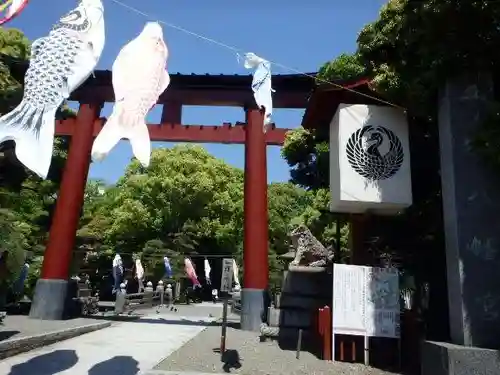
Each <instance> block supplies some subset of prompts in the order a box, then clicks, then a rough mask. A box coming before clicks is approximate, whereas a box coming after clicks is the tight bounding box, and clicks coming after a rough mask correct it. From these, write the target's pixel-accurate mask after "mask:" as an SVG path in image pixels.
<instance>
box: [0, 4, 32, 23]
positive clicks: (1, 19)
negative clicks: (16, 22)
mask: <svg viewBox="0 0 500 375" xmlns="http://www.w3.org/2000/svg"><path fill="white" fill-rule="evenodd" d="M26 5H28V0H0V25H3V24H5V23H7V22H9V21H12V20H13V19H14V18H15V17H17V16H18V15H19V14H20V13H21V12H22V11H23V10H24V8H25V7H26Z"/></svg>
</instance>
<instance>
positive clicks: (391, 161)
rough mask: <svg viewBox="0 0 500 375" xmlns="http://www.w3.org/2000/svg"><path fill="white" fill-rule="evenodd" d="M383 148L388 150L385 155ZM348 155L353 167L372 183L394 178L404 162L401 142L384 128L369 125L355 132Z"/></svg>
mask: <svg viewBox="0 0 500 375" xmlns="http://www.w3.org/2000/svg"><path fill="white" fill-rule="evenodd" d="M381 146H383V148H384V149H386V150H387V152H385V153H384V154H382V150H381V148H382V147H381ZM346 154H347V160H348V161H349V164H350V165H351V167H352V168H353V169H354V170H355V171H356V172H357V173H358V174H359V175H361V176H362V177H364V178H366V179H368V180H371V181H377V180H385V179H388V178H391V177H393V176H394V175H395V174H396V173H397V172H398V171H399V169H400V168H401V165H402V164H403V160H404V152H403V145H402V144H401V141H400V140H399V138H398V137H397V136H396V134H394V132H392V131H391V130H389V129H386V128H384V127H383V126H373V125H367V126H364V127H362V128H361V129H359V130H357V131H355V132H354V133H353V134H352V135H351V137H350V138H349V140H348V141H347V146H346Z"/></svg>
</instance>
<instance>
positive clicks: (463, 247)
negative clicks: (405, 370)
mask: <svg viewBox="0 0 500 375" xmlns="http://www.w3.org/2000/svg"><path fill="white" fill-rule="evenodd" d="M492 97H493V87H492V83H491V79H490V76H489V75H486V74H474V75H470V76H467V77H462V78H461V79H457V80H455V81H453V82H449V83H448V84H447V85H446V86H445V88H444V89H443V92H442V93H441V98H440V103H439V137H440V153H441V180H442V196H443V216H444V227H445V238H446V258H447V259H446V263H447V279H448V300H449V314H450V317H449V318H450V319H449V320H450V331H451V339H452V342H453V344H456V345H463V346H466V347H469V348H468V349H467V350H466V349H463V350H462V349H457V347H453V348H452V347H451V346H448V345H447V344H441V345H442V347H441V348H442V349H440V350H437V349H436V350H434V351H432V350H424V351H423V354H422V355H423V358H422V361H423V363H427V361H428V359H429V358H428V357H429V356H430V355H431V354H430V353H431V352H433V353H438V354H434V355H439V357H440V358H441V359H440V361H443V363H447V362H449V361H452V362H453V363H455V364H454V365H453V368H452V370H450V371H451V372H444V373H446V374H448V373H449V374H452V373H453V374H462V373H463V374H465V373H471V374H472V373H475V374H489V373H491V374H493V373H500V372H498V371H497V372H484V371H482V370H481V368H482V364H481V362H482V361H481V360H477V361H475V360H474V361H473V360H470V358H471V357H470V356H469V354H470V355H471V356H473V357H475V358H480V357H481V356H482V354H480V353H481V349H479V348H485V349H500V277H499V270H500V254H499V251H498V250H499V249H500V220H498V217H499V212H500V180H499V178H498V177H499V175H498V173H497V171H495V170H491V169H489V168H488V167H487V166H486V165H485V162H484V161H483V160H480V158H479V157H478V156H477V155H476V153H475V151H474V150H472V149H471V147H470V143H471V139H472V137H474V135H475V134H476V132H477V130H478V128H479V127H480V125H481V124H482V122H483V121H484V116H485V113H486V109H487V105H488V100H490V99H491V98H492ZM429 345H430V344H429ZM432 345H434V346H436V344H432ZM472 347H476V348H474V349H472ZM450 353H454V354H450ZM457 353H459V354H457ZM460 353H461V354H460ZM463 353H468V354H467V355H466V356H465V357H460V356H462V354H463ZM484 353H491V351H487V352H486V351H485V352H484ZM485 355H486V354H485ZM454 356H455V357H454ZM456 356H459V357H460V358H461V359H460V360H454V359H453V358H458V357H456ZM450 358H452V359H450ZM467 358H468V359H467ZM435 363H438V362H437V360H436V361H435ZM424 367H425V366H424ZM425 368H426V369H429V367H425ZM466 369H468V370H467V371H468V372H464V371H466ZM471 369H473V370H471ZM429 371H430V372H426V370H425V369H424V371H423V372H422V373H423V374H432V375H437V374H438V372H435V371H434V370H433V369H432V370H431V369H429ZM471 371H472V372H471ZM439 374H441V373H439Z"/></svg>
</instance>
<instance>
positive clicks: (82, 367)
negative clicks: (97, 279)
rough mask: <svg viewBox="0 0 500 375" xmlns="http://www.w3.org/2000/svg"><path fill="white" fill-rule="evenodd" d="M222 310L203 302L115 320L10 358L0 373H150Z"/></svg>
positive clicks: (80, 374)
mask: <svg viewBox="0 0 500 375" xmlns="http://www.w3.org/2000/svg"><path fill="white" fill-rule="evenodd" d="M207 308H208V306H207ZM208 311H210V313H208ZM220 311H221V309H220V308H218V306H217V307H215V306H210V308H209V310H207V309H206V308H205V307H204V306H199V307H197V306H193V307H192V308H191V307H188V308H185V307H183V308H182V309H180V311H179V312H178V313H173V312H170V311H169V312H163V311H161V312H160V313H159V314H152V315H149V316H145V317H143V318H141V319H139V320H137V321H133V322H120V323H114V324H113V325H112V326H111V327H110V328H105V329H102V330H99V331H95V332H91V333H88V334H85V335H82V336H79V337H75V338H72V339H69V340H65V341H62V342H59V343H56V344H53V345H49V346H47V347H44V348H40V349H36V350H33V351H30V352H27V353H24V354H19V355H17V356H13V357H10V358H7V359H5V360H3V361H1V362H0V374H2V375H3V374H5V375H54V374H61V375H63V374H64V375H70V374H71V375H136V374H137V373H138V372H139V371H143V372H145V373H147V371H148V370H151V369H152V368H153V367H154V366H155V365H156V364H157V363H158V362H160V361H161V360H162V359H164V358H165V357H167V356H169V355H170V354H171V353H173V352H174V351H175V350H177V349H178V348H180V347H181V346H182V345H184V344H185V343H186V342H187V341H189V340H190V339H192V338H193V337H195V336H196V335H197V334H198V333H200V332H201V331H202V330H203V329H204V328H205V326H206V324H208V323H210V322H212V321H214V320H216V319H217V318H218V317H219V316H220ZM209 314H210V315H212V317H209V316H208V315H209Z"/></svg>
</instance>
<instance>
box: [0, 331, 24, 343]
mask: <svg viewBox="0 0 500 375" xmlns="http://www.w3.org/2000/svg"><path fill="white" fill-rule="evenodd" d="M18 333H21V332H20V331H1V332H0V341H3V340H7V339H10V338H11V337H12V336H15V335H17V334H18Z"/></svg>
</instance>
